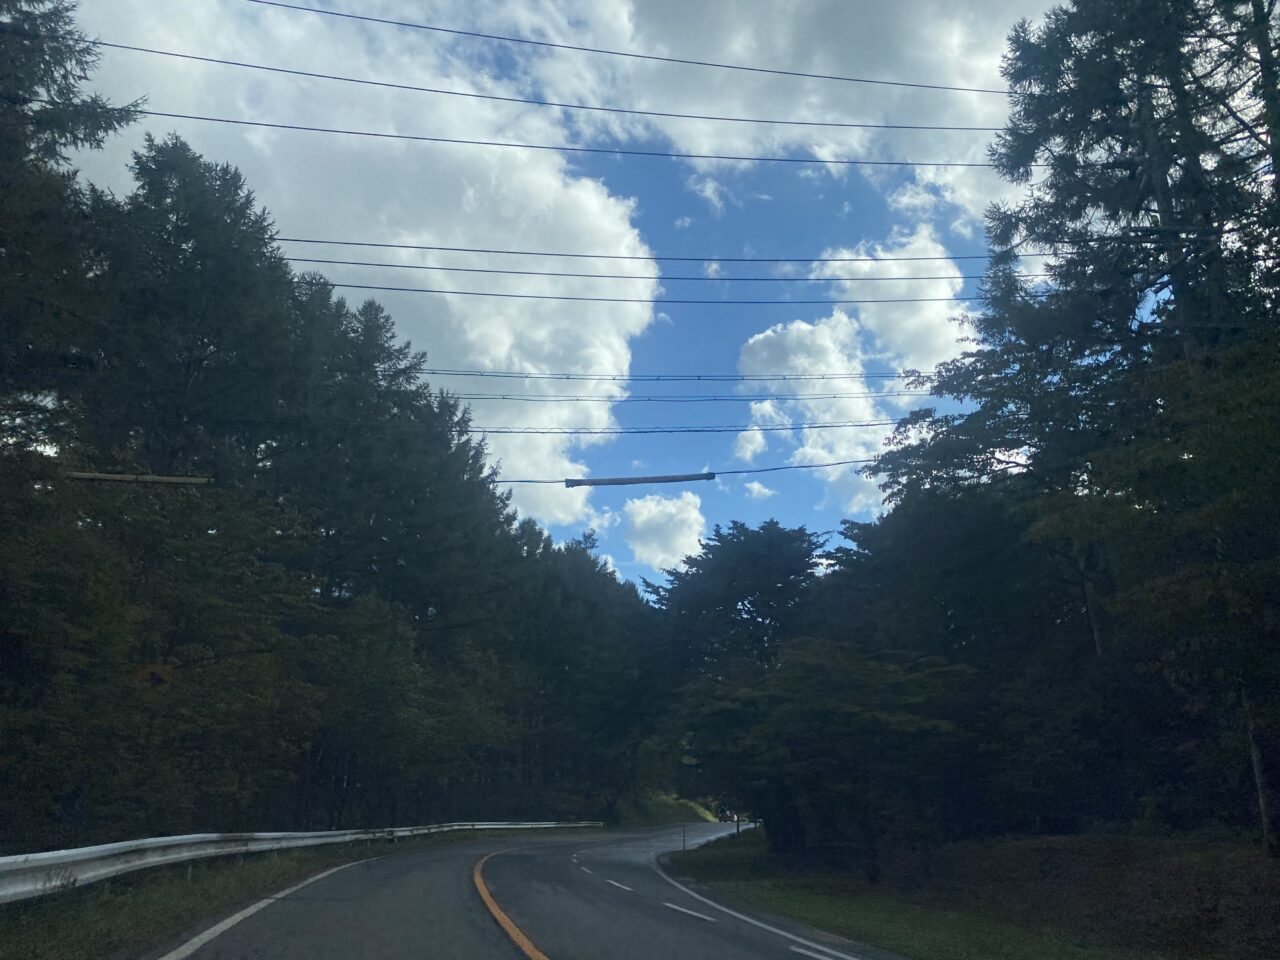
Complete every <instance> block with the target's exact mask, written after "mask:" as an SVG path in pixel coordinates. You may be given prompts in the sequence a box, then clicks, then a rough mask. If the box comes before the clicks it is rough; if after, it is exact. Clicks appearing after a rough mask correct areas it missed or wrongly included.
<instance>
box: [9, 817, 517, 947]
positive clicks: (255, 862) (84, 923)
mask: <svg viewBox="0 0 1280 960" xmlns="http://www.w3.org/2000/svg"><path fill="white" fill-rule="evenodd" d="M521 832H522V833H527V832H526V831H521ZM504 835H506V834H505V833H503V832H498V831H483V832H458V833H443V834H435V835H431V836H425V837H414V838H412V839H410V840H401V841H398V842H396V843H395V844H392V843H389V842H387V841H365V842H362V843H350V844H339V845H335V846H331V847H329V846H326V847H306V848H302V849H299V850H286V851H281V852H280V853H277V854H272V853H258V854H251V855H249V856H246V857H245V858H244V860H243V861H240V859H239V858H238V857H235V856H230V857H214V858H211V859H208V860H196V861H193V862H192V863H191V864H190V867H191V875H190V879H188V876H187V865H186V864H176V865H174V866H169V867H158V868H155V869H152V870H139V871H137V872H136V873H129V874H124V875H123V876H120V877H114V878H112V879H110V880H103V881H99V882H98V883H94V884H90V885H89V886H87V887H82V888H80V889H77V890H70V891H68V892H66V893H59V894H54V895H52V896H48V897H41V898H39V899H37V900H27V901H23V902H20V903H9V904H4V905H3V906H0V960H107V958H125V957H129V958H136V957H138V956H141V955H143V954H145V953H146V952H147V951H149V950H153V949H155V948H156V947H159V946H161V945H162V944H165V943H167V942H169V941H170V940H172V939H174V938H175V937H178V936H180V935H181V934H182V933H183V932H185V931H186V930H189V929H191V928H192V927H193V926H195V925H196V924H198V923H200V922H201V921H203V920H212V919H214V918H217V917H220V916H223V915H225V914H228V913H231V912H233V911H234V910H235V909H237V908H239V907H242V906H245V905H247V904H249V903H252V902H254V901H255V900H259V899H261V898H262V897H264V896H267V895H269V894H271V893H274V892H275V891H277V890H282V889H284V888H285V887H289V886H292V885H293V884H295V883H298V882H299V881H301V880H304V879H306V878H307V877H309V876H313V875H314V874H317V873H319V872H320V871H321V870H326V869H328V868H329V867H333V866H337V865H338V864H342V863H348V862H350V861H352V860H363V859H366V858H368V857H378V856H384V855H386V854H391V853H396V854H399V853H408V852H411V851H413V850H419V849H422V848H424V847H433V846H440V845H442V844H447V843H459V842H462V841H464V840H474V839H477V838H479V837H488V838H493V837H500V836H504Z"/></svg>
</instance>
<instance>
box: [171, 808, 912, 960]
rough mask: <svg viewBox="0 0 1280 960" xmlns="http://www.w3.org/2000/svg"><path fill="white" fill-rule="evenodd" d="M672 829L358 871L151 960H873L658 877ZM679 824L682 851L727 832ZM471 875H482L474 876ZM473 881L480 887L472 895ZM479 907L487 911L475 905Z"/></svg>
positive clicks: (486, 849)
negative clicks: (438, 959) (805, 959)
mask: <svg viewBox="0 0 1280 960" xmlns="http://www.w3.org/2000/svg"><path fill="white" fill-rule="evenodd" d="M682 829H685V828H681V827H675V828H662V829H660V830H648V831H632V832H624V833H605V832H603V831H574V832H572V833H560V834H557V835H554V836H540V837H536V838H524V837H521V838H518V839H512V838H505V839H493V840H481V841H475V842H472V843H465V844H458V845H454V846H444V847H437V848H430V849H426V850H421V851H416V852H413V853H406V854H398V855H392V856H386V857H381V858H378V859H374V860H366V861H363V862H360V863H356V864H352V865H350V866H346V867H341V868H338V869H337V870H334V871H332V872H330V873H328V874H326V875H322V876H321V877H320V878H319V879H316V880H313V881H311V882H308V883H305V884H303V885H301V886H300V887H298V888H295V889H293V890H291V891H285V892H283V893H282V894H281V895H279V896H277V897H273V898H268V899H267V900H265V901H261V902H260V903H258V904H255V905H253V906H252V907H250V908H248V909H247V910H245V911H242V913H241V914H240V915H237V916H236V917H232V918H226V919H223V920H222V921H220V922H219V923H217V924H214V925H212V926H211V927H209V928H207V929H205V930H204V931H200V932H197V934H195V935H189V936H188V937H187V938H185V940H184V941H183V942H179V943H176V944H170V945H169V946H168V947H166V948H165V949H164V950H161V951H157V952H156V953H155V954H152V955H151V956H152V957H153V958H156V960H187V958H192V960H409V958H413V960H422V958H425V957H449V958H466V960H471V958H475V960H521V958H525V960H542V958H544V957H545V958H548V960H653V958H654V957H655V956H658V957H661V958H671V960H725V958H743V960H798V958H800V957H811V958H818V960H880V958H884V957H886V956H887V955H885V954H882V953H880V952H879V951H873V950H870V949H868V948H866V947H863V946H861V945H859V944H853V943H849V942H848V941H844V940H840V939H839V938H836V937H833V936H831V935H829V934H825V933H820V932H817V931H813V930H809V929H807V928H803V927H800V926H799V925H796V924H791V923H788V922H786V921H779V920H776V919H764V918H759V917H749V916H747V915H745V914H741V913H737V912H735V911H733V910H729V909H727V908H725V907H721V906H719V905H717V904H714V903H712V902H710V901H709V900H706V899H705V898H704V897H703V896H702V894H700V893H699V892H698V891H696V890H693V889H689V888H688V887H686V886H684V885H683V884H682V883H680V882H677V881H674V880H672V879H671V878H669V877H667V876H666V875H665V874H663V873H662V872H661V871H660V870H658V868H657V864H656V858H657V856H658V855H659V854H661V853H664V852H667V851H669V850H673V849H677V850H678V849H679V848H680V845H681V840H682V837H681V832H682ZM732 830H733V827H732V826H728V825H725V824H709V823H707V824H690V825H689V826H688V827H687V831H688V840H689V843H690V845H693V844H695V843H700V842H705V841H707V840H710V839H713V838H715V837H718V836H722V835H724V834H725V833H728V832H731V831H732ZM477 864H482V865H481V866H480V867H479V869H477ZM477 877H478V878H479V880H478V882H477ZM482 889H483V893H482V892H481V890H482ZM486 900H488V902H489V903H488V905H486Z"/></svg>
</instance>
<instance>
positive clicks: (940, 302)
mask: <svg viewBox="0 0 1280 960" xmlns="http://www.w3.org/2000/svg"><path fill="white" fill-rule="evenodd" d="M822 255H823V257H825V258H831V257H845V258H848V257H876V258H882V257H883V258H894V257H899V258H901V257H941V258H943V259H941V260H927V261H915V262H913V261H910V260H893V259H890V260H887V261H885V262H878V263H865V262H864V263H857V262H854V263H819V264H816V265H815V267H814V270H813V272H812V274H810V275H811V276H813V277H819V278H842V279H838V280H834V283H835V289H836V290H837V291H839V296H840V297H841V298H845V299H850V300H853V299H879V300H895V299H898V300H906V299H912V298H923V299H926V300H928V299H932V300H933V302H925V303H867V304H861V305H859V307H858V319H859V321H860V323H861V326H862V327H863V329H865V330H866V332H867V333H868V334H870V336H871V338H873V340H874V348H876V349H878V350H879V351H880V352H881V353H882V354H883V355H884V356H885V357H886V359H888V360H890V361H891V362H893V363H895V364H898V365H900V366H904V367H909V368H912V369H919V370H928V369H932V368H933V366H934V365H935V364H937V363H940V362H941V361H943V360H947V359H950V358H951V357H954V356H956V355H957V354H958V353H959V346H958V344H957V340H958V338H959V336H960V334H961V332H962V331H961V328H960V327H959V326H957V324H956V323H955V322H953V318H954V317H955V316H956V315H957V314H958V313H960V312H961V311H960V307H961V304H960V302H959V301H955V300H954V299H953V298H955V297H956V296H958V295H959V293H960V291H961V289H963V287H964V283H965V282H964V280H963V279H962V272H961V270H960V268H959V266H957V265H956V263H955V262H954V261H951V260H947V259H946V257H947V248H946V247H945V246H944V245H943V244H942V242H941V241H939V240H938V237H937V234H936V232H935V231H934V229H933V228H932V227H931V226H930V225H929V224H927V223H920V224H918V225H917V226H916V228H915V230H914V231H912V232H910V233H908V232H905V231H898V232H896V233H895V234H894V235H893V236H892V237H891V238H890V239H889V240H888V241H887V242H885V243H859V244H857V245H856V246H853V247H840V248H833V249H828V250H825V251H823V254H822ZM922 276H928V277H933V278H935V279H931V280H919V279H910V278H912V277H922ZM843 278H848V279H843ZM867 346H868V348H870V347H871V346H872V345H871V344H868V345H867Z"/></svg>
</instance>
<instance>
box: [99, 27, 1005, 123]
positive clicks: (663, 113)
mask: <svg viewBox="0 0 1280 960" xmlns="http://www.w3.org/2000/svg"><path fill="white" fill-rule="evenodd" d="M92 42H93V43H94V44H96V45H97V46H99V47H109V48H110V49H112V50H130V51H133V52H135V53H147V54H154V55H156V56H160V57H174V58H176V59H180V60H194V61H197V62H199V63H213V64H218V65H220V66H224V67H237V68H239V69H243V70H260V71H263V72H265V73H277V74H284V75H286V76H291V77H305V78H307V79H310V80H333V81H337V82H339V83H355V84H359V85H361V86H367V87H379V88H383V89H387V90H401V91H407V92H411V93H430V94H438V95H439V96H444V97H465V98H468V99H471V100H489V101H496V102H499V103H519V104H523V105H526V106H532V107H552V108H556V109H560V110H586V111H594V112H598V113H612V114H625V115H627V116H636V117H655V118H659V119H667V120H712V121H715V122H717V123H763V124H770V125H774V126H787V127H838V128H842V129H854V130H946V131H951V132H971V133H996V132H998V131H1000V130H1002V129H1003V128H1002V127H971V126H953V125H948V124H929V123H859V122H853V121H845V120H780V119H775V118H770V117H725V116H719V115H716V114H704V113H676V112H674V111H670V110H640V109H636V108H631V107H607V106H601V105H599V104H589V103H565V102H563V101H559V100H539V99H535V98H532V97H508V96H501V95H499V94H495V93H477V92H475V91H473V90H449V89H446V88H443V87H427V86H419V85H417V84H411V83H392V82H391V81H388V80H371V79H368V78H365V77H348V76H343V75H342V74H336V73H317V72H315V71H311V70H295V69H291V68H289V67H276V66H270V65H268V64H264V63H247V62H245V61H243V60H224V59H221V58H219V57H203V56H198V55H196V54H193V53H179V52H178V51H176V50H157V49H156V48H154V47H138V46H134V45H132V44H128V43H110V42H108V41H106V40H95V41H92Z"/></svg>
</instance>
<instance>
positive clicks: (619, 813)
mask: <svg viewBox="0 0 1280 960" xmlns="http://www.w3.org/2000/svg"><path fill="white" fill-rule="evenodd" d="M714 819H715V817H713V816H712V815H711V811H709V810H707V808H706V807H704V806H702V805H701V804H698V803H695V802H694V801H692V800H685V799H684V798H683V797H677V796H676V795H675V794H674V793H661V792H658V791H651V792H649V793H645V794H642V795H640V796H638V797H624V798H623V799H621V800H619V801H618V804H617V806H616V807H615V808H614V815H613V818H612V820H611V825H612V826H616V827H661V826H666V825H667V824H671V823H693V822H695V821H698V820H714Z"/></svg>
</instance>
